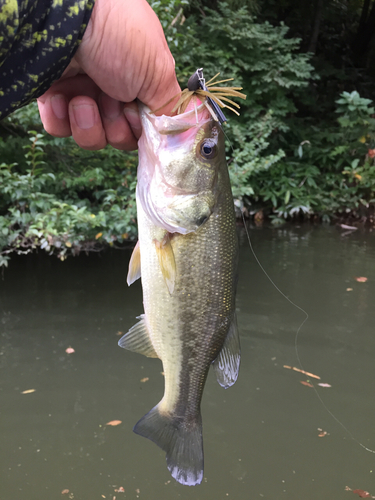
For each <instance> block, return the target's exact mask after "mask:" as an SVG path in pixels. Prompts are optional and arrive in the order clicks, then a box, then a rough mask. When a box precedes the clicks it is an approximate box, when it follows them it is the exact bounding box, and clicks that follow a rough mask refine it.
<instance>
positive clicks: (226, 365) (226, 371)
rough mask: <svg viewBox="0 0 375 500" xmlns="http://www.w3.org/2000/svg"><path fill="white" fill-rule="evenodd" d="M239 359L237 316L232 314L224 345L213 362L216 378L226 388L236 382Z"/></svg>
mask: <svg viewBox="0 0 375 500" xmlns="http://www.w3.org/2000/svg"><path fill="white" fill-rule="evenodd" d="M240 360H241V348H240V337H239V334H238V328H237V317H236V315H234V316H233V319H232V322H231V325H230V327H229V331H228V334H227V337H226V339H225V342H224V345H223V347H222V349H221V351H220V353H219V355H218V357H217V358H216V359H215V361H214V362H213V367H214V371H215V375H216V379H217V381H218V382H219V384H220V385H221V386H222V387H224V388H225V389H228V387H230V386H231V385H233V384H234V383H235V382H236V380H237V378H238V372H239V369H240Z"/></svg>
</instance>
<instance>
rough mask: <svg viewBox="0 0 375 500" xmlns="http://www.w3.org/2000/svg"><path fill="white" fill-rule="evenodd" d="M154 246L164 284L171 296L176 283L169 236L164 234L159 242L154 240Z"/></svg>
mask: <svg viewBox="0 0 375 500" xmlns="http://www.w3.org/2000/svg"><path fill="white" fill-rule="evenodd" d="M154 244H155V248H156V253H157V256H158V260H159V265H160V269H161V272H162V275H163V278H164V281H165V284H166V285H167V288H168V290H169V293H170V294H171V295H172V293H173V290H174V284H175V281H176V262H175V260H174V253H173V248H172V245H171V236H170V234H169V233H166V235H165V236H164V238H163V239H162V240H161V241H157V240H154Z"/></svg>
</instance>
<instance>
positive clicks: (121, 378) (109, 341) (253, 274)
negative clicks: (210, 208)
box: [0, 226, 375, 500]
mask: <svg viewBox="0 0 375 500" xmlns="http://www.w3.org/2000/svg"><path fill="white" fill-rule="evenodd" d="M251 239H252V244H253V247H254V250H255V252H256V254H257V256H258V257H259V259H260V261H261V263H262V264H263V265H264V267H265V269H266V270H267V272H268V273H269V275H270V276H271V277H272V279H273V281H274V282H275V284H276V285H277V286H278V287H279V288H280V289H281V290H282V291H283V293H285V294H286V295H287V296H288V297H289V298H290V299H291V300H293V301H294V302H296V303H297V304H298V306H300V307H301V308H303V309H305V310H306V311H307V312H308V314H309V320H308V322H307V323H306V324H305V325H304V326H303V328H302V330H301V332H300V334H299V337H298V339H297V340H298V344H297V346H298V354H299V356H300V359H301V362H302V364H303V367H304V368H305V370H308V371H309V372H312V373H314V374H317V375H319V376H320V377H321V382H323V383H327V384H330V385H331V386H332V387H330V388H323V387H319V386H316V387H317V391H318V393H319V395H320V397H321V398H322V400H323V402H324V403H325V404H326V405H327V407H328V408H329V410H330V411H331V412H333V413H334V414H335V415H336V416H337V417H338V418H339V419H340V420H341V421H342V423H343V424H344V425H345V426H347V427H348V428H349V430H350V431H351V432H352V433H353V435H354V436H355V437H356V438H357V439H358V440H360V441H361V442H362V443H363V444H364V445H366V446H368V447H370V448H375V433H374V416H375V404H374V396H373V395H374V393H375V387H374V386H375V382H374V380H375V368H374V361H373V360H374V354H375V336H374V330H373V329H374V306H373V297H374V283H375V271H374V262H375V246H374V241H373V240H374V236H373V234H372V233H370V232H365V231H363V232H362V231H357V232H355V233H352V234H350V235H347V236H344V237H343V236H342V231H341V230H340V229H337V228H324V227H312V226H301V227H296V226H292V227H287V228H281V229H280V228H279V229H275V228H267V227H266V228H253V229H252V230H251ZM241 240H242V247H241V265H240V282H239V290H238V301H237V308H238V320H239V327H240V333H241V341H242V365H241V371H240V378H239V380H238V382H237V383H236V385H235V386H234V387H232V388H231V389H229V390H227V391H225V390H223V389H222V388H221V387H219V386H218V385H217V383H216V382H215V380H214V377H212V376H210V377H209V380H208V382H207V386H206V390H205V394H204V399H203V407H202V413H203V426H204V444H205V480H204V483H203V484H202V485H201V486H200V487H195V488H187V487H183V486H181V485H179V484H177V483H175V482H174V481H173V480H171V478H170V476H169V473H168V471H167V468H166V466H165V458H164V453H163V452H162V451H161V450H159V449H158V448H157V447H156V446H155V445H153V444H152V443H150V442H149V441H148V440H146V439H142V438H140V437H139V436H136V435H134V434H133V433H132V432H131V429H132V427H133V425H134V424H135V422H136V421H137V420H138V419H139V418H140V417H141V416H142V415H144V413H145V412H146V411H148V410H149V409H150V408H151V407H152V406H153V405H154V404H156V403H157V402H158V401H159V399H160V396H161V394H162V391H163V377H162V375H161V363H160V362H159V361H157V360H154V359H147V358H144V357H142V356H139V355H137V354H133V353H130V352H126V351H124V350H122V349H119V348H118V347H117V340H118V338H119V337H118V332H119V331H121V332H125V331H127V329H128V328H129V327H130V326H132V325H133V324H134V320H135V317H136V316H137V315H139V314H140V313H141V312H142V294H141V288H140V285H139V283H136V284H134V285H132V287H131V288H129V289H128V288H127V286H126V283H125V278H126V272H127V261H128V258H129V252H128V251H122V252H120V251H117V252H106V253H104V254H101V255H91V256H90V257H86V256H84V255H83V256H80V257H79V258H71V259H68V261H66V262H64V263H61V262H59V261H58V260H57V259H56V258H49V257H46V256H45V255H44V254H39V255H32V256H26V257H19V258H14V259H13V261H12V262H11V267H10V269H9V270H7V271H5V273H4V277H3V279H2V281H0V398H1V400H0V401H1V403H0V432H1V436H2V439H1V447H0V475H1V476H0V498H1V500H22V499H27V500H30V499H38V500H47V499H48V500H50V499H55V498H69V495H70V497H71V498H74V499H77V500H94V499H98V500H100V499H101V498H107V499H110V500H113V496H116V499H117V500H118V499H121V498H127V499H136V498H145V499H147V500H154V499H155V500H156V499H161V498H163V499H164V500H169V499H176V498H181V499H193V498H194V499H195V500H200V499H202V500H203V499H204V500H210V499H212V500H219V499H231V500H237V499H238V500H244V499H248V498H251V499H253V498H254V499H255V498H269V499H271V498H272V499H275V498H276V499H279V498H288V499H289V500H294V499H295V500H297V499H298V500H300V499H301V498H307V499H309V500H318V499H319V500H320V499H322V498H323V499H325V498H329V499H330V500H335V499H337V500H339V499H342V498H346V497H347V498H349V499H350V498H353V497H355V496H354V494H353V493H351V492H345V486H346V485H348V486H349V487H351V488H353V489H355V488H360V489H363V490H368V491H370V493H372V494H373V495H375V455H374V454H370V453H368V452H366V451H364V450H363V449H362V448H361V447H360V446H359V445H358V444H357V443H356V442H355V441H354V440H352V439H351V437H350V435H349V434H348V433H346V432H345V430H344V429H343V428H342V427H341V426H340V425H339V424H338V423H337V422H336V421H335V420H334V419H333V418H332V417H331V416H330V414H329V413H328V412H327V411H326V409H325V408H324V407H323V405H322V404H321V402H320V401H319V400H318V398H317V397H316V395H315V393H314V391H313V389H311V388H310V387H308V386H305V385H302V384H301V383H300V381H301V380H302V381H306V380H307V377H306V376H304V375H303V374H300V373H298V372H294V371H292V370H288V369H285V368H283V366H284V365H289V366H299V365H298V361H297V357H296V351H295V336H296V331H297V329H298V326H299V324H300V323H301V321H302V320H303V318H304V315H303V313H301V312H300V311H299V310H297V309H296V308H295V307H293V306H292V305H291V304H290V303H289V302H287V301H286V300H285V298H283V297H282V296H281V295H280V294H279V293H278V292H277V290H276V289H275V287H274V286H273V285H272V284H271V283H270V282H269V280H268V279H267V278H266V276H265V275H264V273H263V272H262V270H261V269H260V268H259V266H258V264H257V263H256V262H255V259H254V257H253V256H252V254H251V251H250V249H249V247H248V243H247V241H246V235H245V234H244V233H241ZM361 276H362V277H367V278H368V280H367V281H366V282H362V283H361V282H358V281H356V279H355V278H356V277H361ZM68 347H72V348H74V350H75V353H73V354H67V353H66V349H67V348H68ZM145 379H148V380H146V381H145ZM310 382H313V383H315V384H316V382H319V381H317V380H311V379H310ZM31 389H35V392H32V393H28V394H22V392H23V391H27V390H31ZM115 419H118V420H121V421H122V424H121V425H119V426H116V427H110V426H106V425H105V424H106V423H107V422H109V421H112V420H115ZM318 428H319V429H322V430H323V431H324V432H327V433H328V434H327V435H325V436H324V437H319V433H320V431H318ZM372 471H373V472H372ZM119 487H123V488H124V489H125V493H123V492H121V490H120V491H117V492H116V490H118V489H119ZM63 490H69V493H65V494H64V495H63V496H61V492H62V491H63Z"/></svg>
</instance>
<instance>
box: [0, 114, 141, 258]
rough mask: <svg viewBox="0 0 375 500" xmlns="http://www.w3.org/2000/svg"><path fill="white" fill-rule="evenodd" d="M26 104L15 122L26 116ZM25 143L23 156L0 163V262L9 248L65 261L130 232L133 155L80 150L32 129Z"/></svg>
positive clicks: (133, 211) (133, 214) (69, 142)
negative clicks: (36, 251)
mask: <svg viewBox="0 0 375 500" xmlns="http://www.w3.org/2000/svg"><path fill="white" fill-rule="evenodd" d="M25 109H26V110H27V111H26V112H25V114H23V112H22V111H18V114H17V119H18V122H17V127H21V126H22V125H23V124H24V123H25V122H26V123H27V122H28V115H29V113H30V111H29V110H30V107H29V108H25ZM13 120H14V118H13ZM18 142H21V141H20V140H19V141H18ZM25 142H26V144H23V157H22V162H20V163H2V164H0V265H6V264H7V261H8V259H9V254H11V253H12V252H17V253H27V252H29V251H30V250H33V249H35V248H38V247H40V248H41V249H44V250H45V251H47V252H49V253H55V254H56V255H58V257H59V258H60V259H61V260H64V259H65V258H66V256H67V255H68V254H73V255H75V254H77V253H79V252H80V251H82V250H84V251H87V250H93V249H96V248H98V247H99V246H100V244H101V243H103V242H106V243H109V244H110V245H113V244H115V243H116V242H122V241H123V240H126V239H128V238H134V237H135V235H136V220H135V219H136V207H135V199H134V192H135V162H136V158H135V157H134V156H131V155H125V154H124V153H123V152H120V151H117V150H114V149H105V150H103V151H100V152H96V153H92V152H89V151H83V150H80V149H79V148H78V147H77V146H76V145H75V143H74V142H73V141H72V140H70V139H69V140H61V139H53V138H50V137H47V136H44V135H43V134H41V133H37V132H36V131H29V139H27V138H25V139H24V140H23V141H22V143H25Z"/></svg>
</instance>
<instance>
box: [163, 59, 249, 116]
mask: <svg viewBox="0 0 375 500" xmlns="http://www.w3.org/2000/svg"><path fill="white" fill-rule="evenodd" d="M219 75H220V73H217V74H216V75H215V76H214V77H213V78H211V80H209V81H208V82H206V80H205V78H204V76H203V68H199V69H197V70H196V72H195V73H194V74H193V75H192V76H191V77H190V78H189V81H188V86H187V88H186V89H184V90H183V91H182V92H180V93H178V94H176V95H174V96H173V97H172V98H171V99H169V101H167V102H166V103H165V104H163V106H161V107H160V108H158V109H156V110H154V111H153V113H156V112H157V111H159V110H160V109H162V108H164V106H166V105H167V104H169V103H170V102H172V101H173V100H174V99H176V97H178V96H179V99H178V101H177V103H176V104H175V106H174V108H173V109H172V113H174V112H175V111H177V114H178V115H179V114H181V113H184V112H185V110H186V108H187V107H188V105H189V102H190V100H191V98H192V97H193V96H196V97H198V98H201V99H202V101H203V104H204V105H205V106H206V108H207V109H208V111H209V112H210V114H211V116H212V118H213V119H214V120H215V121H216V122H219V123H220V125H222V124H223V123H225V122H226V121H227V119H226V117H225V115H224V113H223V112H222V111H221V109H220V108H228V109H230V110H231V111H233V112H234V113H236V115H237V116H239V113H238V111H237V110H236V109H234V108H233V106H234V107H235V108H237V109H239V108H240V106H239V105H238V104H237V103H236V102H234V101H232V100H231V99H229V97H239V98H240V99H246V95H245V94H242V93H241V92H239V90H242V87H218V86H217V85H219V84H221V83H225V82H230V81H232V80H233V78H227V79H226V80H219V81H217V80H216V78H217V77H218V76H219ZM223 101H225V102H223ZM226 102H227V103H229V104H230V106H228V104H226Z"/></svg>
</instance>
